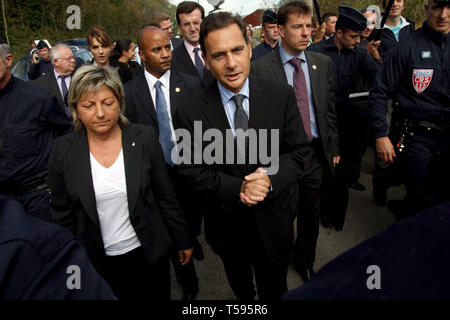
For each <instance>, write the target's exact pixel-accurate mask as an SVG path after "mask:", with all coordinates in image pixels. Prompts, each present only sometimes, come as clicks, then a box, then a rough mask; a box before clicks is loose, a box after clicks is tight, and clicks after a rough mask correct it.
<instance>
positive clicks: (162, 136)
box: [155, 81, 174, 166]
mask: <svg viewBox="0 0 450 320" xmlns="http://www.w3.org/2000/svg"><path fill="white" fill-rule="evenodd" d="M155 89H156V98H155V101H156V116H157V118H158V128H159V142H160V143H161V146H162V149H163V153H164V158H165V160H166V163H167V164H169V165H171V166H172V165H173V161H172V158H171V156H170V153H171V152H172V148H173V147H174V143H173V141H172V131H171V130H170V119H169V113H168V112H167V104H166V99H165V98H164V92H163V91H162V89H161V82H160V81H156V83H155Z"/></svg>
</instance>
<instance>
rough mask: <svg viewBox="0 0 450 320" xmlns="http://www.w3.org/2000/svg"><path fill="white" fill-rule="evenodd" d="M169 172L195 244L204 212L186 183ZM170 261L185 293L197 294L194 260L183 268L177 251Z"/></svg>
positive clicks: (173, 170) (174, 172) (169, 169)
mask: <svg viewBox="0 0 450 320" xmlns="http://www.w3.org/2000/svg"><path fill="white" fill-rule="evenodd" d="M168 171H169V174H170V177H171V179H172V183H173V184H174V187H175V191H176V193H177V197H178V200H179V201H180V204H181V207H182V208H183V212H184V215H185V217H186V220H187V223H188V225H189V229H190V231H191V235H192V238H193V239H192V241H193V243H195V241H197V235H199V234H200V229H201V224H202V211H201V208H200V206H199V201H197V199H198V197H196V196H194V195H193V194H192V192H191V190H190V189H189V188H188V187H187V186H186V185H185V183H183V181H181V180H180V177H179V176H178V175H177V173H176V170H175V169H174V168H173V167H169V166H168ZM170 259H171V260H172V265H173V269H174V272H175V276H176V279H177V282H178V284H179V285H180V286H181V288H182V289H183V291H184V292H186V293H192V294H194V293H197V292H198V277H197V273H196V271H195V265H194V261H193V259H191V261H189V263H188V264H187V265H185V266H182V265H181V264H180V261H179V257H178V251H177V250H175V249H174V250H173V251H172V253H171V257H170Z"/></svg>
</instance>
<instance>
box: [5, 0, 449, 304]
mask: <svg viewBox="0 0 450 320" xmlns="http://www.w3.org/2000/svg"><path fill="white" fill-rule="evenodd" d="M406 1H407V0H395V1H393V5H392V8H388V2H389V1H388V0H384V1H383V3H382V9H383V10H384V11H385V12H384V13H383V14H382V13H381V10H380V9H379V8H378V7H377V6H369V7H367V8H364V9H363V10H361V11H359V10H356V9H354V8H351V7H348V6H339V8H338V12H336V13H327V14H325V15H324V16H323V17H320V19H318V17H316V16H314V14H313V11H312V9H311V7H309V5H307V4H306V3H304V2H303V1H291V2H287V3H285V4H283V5H282V6H281V7H280V8H279V9H278V11H277V12H276V13H275V12H274V11H271V10H266V11H265V12H264V14H263V17H262V28H261V31H262V41H261V43H260V44H259V45H256V43H252V41H251V35H252V30H251V26H249V25H247V24H246V23H245V22H243V21H242V19H241V18H240V17H239V16H238V15H234V14H231V13H228V12H223V11H220V12H216V13H211V14H209V15H205V11H204V9H203V7H202V6H201V5H200V4H198V3H197V2H194V1H183V2H181V3H180V4H179V5H178V6H177V10H176V23H177V26H178V30H179V32H180V37H176V36H175V35H174V33H173V23H172V22H171V21H170V17H169V15H167V14H166V13H163V12H157V13H155V14H154V15H153V16H152V17H151V21H150V22H149V23H148V24H146V25H144V26H143V27H142V28H141V29H140V31H139V34H138V35H137V38H136V39H137V41H136V42H134V41H133V40H131V39H117V40H115V41H112V40H111V38H110V37H109V35H108V33H107V31H106V30H105V29H104V28H102V27H101V26H93V27H91V28H90V29H89V30H88V33H87V37H86V38H87V42H88V47H89V50H90V52H91V53H92V55H93V60H92V61H91V62H90V63H88V64H86V65H81V63H80V62H79V61H77V59H76V58H75V56H74V54H73V52H72V50H71V49H70V48H69V47H68V46H66V45H64V44H58V45H55V46H54V47H51V46H50V45H49V43H47V42H46V41H43V40H41V41H39V43H38V44H37V46H36V48H34V49H33V50H32V52H30V59H31V63H30V69H29V72H28V76H29V79H30V81H28V82H25V81H22V80H20V79H17V78H15V77H14V76H13V75H12V74H11V72H10V71H9V68H10V67H11V65H12V63H13V56H12V54H11V51H10V48H9V46H8V45H7V44H6V43H2V44H0V106H1V107H0V160H1V161H0V163H1V167H0V190H1V195H0V208H2V210H3V211H5V210H13V211H14V210H15V211H17V212H18V213H17V215H11V214H8V215H6V214H4V212H0V230H8V232H6V233H5V234H4V235H3V236H1V235H0V239H3V238H5V239H15V240H20V239H23V240H24V241H22V242H20V243H22V244H20V245H18V244H17V243H18V242H14V241H9V240H8V241H6V242H4V243H6V244H3V243H2V241H0V256H5V257H8V256H11V255H12V252H16V251H17V250H19V249H21V250H22V251H23V252H25V253H24V254H23V256H21V257H22V260H20V259H19V260H18V259H11V260H10V263H11V264H14V263H19V262H20V265H21V266H23V265H24V262H23V261H32V259H40V260H39V263H42V261H44V262H45V263H47V265H51V268H50V267H49V269H48V270H50V271H51V272H53V274H60V273H58V272H59V271H58V266H59V267H62V266H65V265H67V264H73V265H80V266H81V267H82V268H83V270H87V274H88V277H89V279H90V280H89V281H88V282H89V283H87V280H86V281H84V280H83V281H84V282H83V285H84V290H83V293H81V294H80V293H77V294H72V293H71V291H70V290H71V289H70V288H68V289H67V290H65V291H64V290H62V289H58V290H52V287H53V286H55V287H58V286H61V284H60V283H58V282H61V281H63V284H64V285H65V283H66V281H65V280H61V276H48V277H44V276H42V277H38V280H36V277H34V278H35V279H34V280H33V276H32V274H31V273H30V272H29V271H26V270H25V269H24V268H23V267H21V266H19V265H12V266H10V267H9V269H11V270H14V274H12V275H11V277H10V279H2V278H1V277H0V282H5V283H8V284H9V285H10V286H11V289H10V290H7V289H4V290H3V291H1V292H0V298H6V299H34V298H37V299H42V298H57V299H69V298H75V299H80V298H84V299H112V298H114V297H115V298H117V299H119V300H136V299H147V300H160V299H163V300H168V299H170V298H171V294H170V265H169V264H170V263H172V264H173V267H174V270H175V275H176V278H177V282H178V283H179V284H180V286H181V288H182V290H183V300H192V299H195V298H196V296H197V294H198V292H199V285H198V282H199V277H198V274H197V270H196V269H195V266H194V263H193V259H197V260H199V261H201V260H203V259H204V254H203V249H202V246H201V245H200V243H199V241H198V236H199V235H200V232H201V229H202V227H201V226H202V223H203V225H204V232H205V238H206V241H207V243H208V244H209V245H210V246H211V247H212V249H213V251H214V252H215V253H216V254H217V255H218V256H219V257H220V259H221V261H222V263H223V266H224V269H225V273H226V277H227V279H228V282H229V284H230V286H231V288H232V290H233V292H234V294H235V295H236V297H237V298H238V299H240V300H253V299H255V296H256V294H257V295H258V298H259V299H262V300H278V299H280V298H281V297H282V296H283V294H284V293H285V292H286V291H287V271H288V266H289V263H293V264H294V266H295V270H296V271H297V272H298V273H299V274H300V276H301V277H302V279H303V281H304V282H307V281H309V280H310V278H311V277H312V276H314V275H315V272H316V271H315V270H314V262H315V255H316V244H317V239H318V235H319V225H320V223H322V224H323V225H324V226H334V227H335V228H336V229H337V230H340V229H342V224H343V216H344V215H345V211H346V207H347V201H348V188H352V189H354V190H357V191H364V190H365V189H366V187H365V186H364V185H363V184H361V183H360V181H359V178H360V171H361V160H362V157H363V155H364V154H365V152H366V149H367V147H368V146H370V145H371V144H372V145H373V146H374V147H375V150H376V152H375V153H376V154H375V156H376V159H374V161H375V163H376V165H375V172H374V176H373V196H374V204H376V205H381V206H384V205H386V194H387V190H388V188H389V187H390V186H393V185H397V184H405V185H406V191H407V195H406V197H405V199H399V200H398V201H393V202H388V207H389V209H390V210H391V211H393V213H394V214H395V215H396V218H397V220H402V219H405V218H408V217H410V216H413V215H415V214H417V213H418V212H420V211H422V210H425V209H429V208H432V207H434V206H436V205H439V204H440V203H443V202H445V201H448V200H450V192H449V188H448V181H449V178H450V169H449V167H448V163H449V161H450V89H449V88H450V60H449V57H450V40H449V37H450V36H449V31H450V1H449V0H428V1H427V2H426V4H425V6H424V10H425V12H426V16H427V19H426V20H425V22H424V23H423V26H421V27H420V28H419V29H418V30H416V28H415V24H414V22H413V21H411V20H409V19H407V18H405V17H403V16H402V11H403V9H404V8H405V5H406ZM387 10H389V11H388V12H386V11H387ZM383 15H386V16H385V19H382V16H383ZM380 21H384V22H385V24H384V25H380ZM136 44H137V49H136ZM136 53H138V56H139V59H136ZM391 113H392V116H391ZM199 123H200V124H201V125H200V126H199ZM212 130H215V131H214V134H211V132H212ZM250 131H251V133H250ZM267 132H269V133H267ZM273 133H276V134H273ZM250 134H255V136H254V137H255V139H256V140H252V137H250ZM199 136H200V137H203V140H202V141H200V142H199V141H197V140H196V137H199ZM229 136H231V137H232V139H231V140H230V141H231V144H230V143H228V140H227V139H225V138H224V137H229ZM268 137H270V138H268ZM241 138H242V139H241ZM182 140H183V141H182ZM184 140H186V141H184ZM225 140H227V143H226V142H225ZM180 141H182V142H183V144H182V146H186V145H187V146H188V147H187V148H186V147H180V146H181V145H180ZM208 142H211V144H209V143H208ZM250 142H252V143H253V144H252V143H250ZM261 150H266V151H267V150H272V151H273V150H275V152H278V154H277V157H276V159H277V161H276V163H270V164H268V163H267V161H266V159H265V158H264V152H262V151H261ZM205 154H212V155H213V158H214V159H215V160H214V161H212V162H211V161H209V160H208V159H206V157H205ZM272 156H273V155H272ZM180 159H183V160H182V161H180ZM185 159H188V161H185ZM273 166H275V167H276V170H275V171H273V170H269V167H273ZM16 201H17V202H18V203H20V205H18V204H17V202H16ZM24 212H26V214H24ZM294 223H296V224H297V228H296V230H297V234H296V235H294V228H293V227H294ZM22 225H23V228H26V230H29V229H30V230H31V229H33V231H32V232H30V233H25V232H24V229H22ZM30 226H40V227H33V228H31V227H30ZM39 232H41V233H42V235H40V233H39ZM69 232H70V233H69ZM49 235H53V236H54V237H55V238H57V239H58V241H57V242H55V243H56V244H54V245H50V242H51V239H50V238H49ZM40 236H42V238H40ZM2 237H3V238H2ZM30 239H34V241H37V245H36V247H34V249H31V250H30V248H29V247H28V246H27V245H26V243H29V242H30V241H33V240H30ZM36 239H41V240H36ZM42 239H44V240H42ZM294 240H295V241H294ZM78 241H79V242H78ZM80 243H81V246H80V245H79V244H80ZM47 247H50V248H51V250H50V249H48V248H47ZM31 252H32V253H31ZM49 252H63V253H61V254H51V255H50V253H49ZM27 254H28V255H27ZM42 257H45V259H42ZM61 261H64V263H59V262H61ZM3 262H5V261H3V259H2V264H4V263H3ZM45 263H44V264H45ZM5 266H6V268H8V267H7V264H6V265H5V264H4V266H3V267H0V270H1V268H4V267H5ZM42 268H44V269H45V268H46V267H45V265H44V266H43V267H42ZM50 271H49V272H50ZM21 272H25V273H26V272H28V273H27V275H28V276H24V277H21V276H20V275H21ZM62 272H63V274H66V273H65V270H64V271H62ZM82 272H83V271H82ZM1 274H4V273H2V272H0V275H1ZM49 274H50V273H49ZM13 282H14V283H13ZM255 284H256V288H255Z"/></svg>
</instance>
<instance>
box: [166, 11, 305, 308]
mask: <svg viewBox="0 0 450 320" xmlns="http://www.w3.org/2000/svg"><path fill="white" fill-rule="evenodd" d="M200 44H201V46H202V52H203V54H204V56H203V59H204V61H205V63H206V67H207V68H208V69H209V70H210V71H211V72H212V74H213V75H214V77H215V78H216V79H217V80H216V81H214V82H212V83H211V84H210V85H209V86H208V87H206V88H204V89H202V90H201V91H200V92H199V93H198V94H197V95H195V96H191V97H189V98H188V99H186V101H185V103H184V104H183V105H180V106H179V107H178V108H177V111H176V113H175V118H174V125H175V127H176V128H182V129H183V130H177V133H179V134H180V137H181V138H182V139H180V140H182V143H181V144H179V145H177V152H178V155H179V156H180V157H181V159H178V160H180V161H179V163H180V166H179V173H180V174H181V175H182V176H183V177H185V178H186V180H187V181H188V183H189V185H190V187H191V188H192V189H194V190H195V191H196V192H197V194H198V196H199V197H200V198H201V199H202V202H203V203H204V205H205V206H206V207H207V208H208V209H207V210H205V217H204V221H205V235H206V240H207V241H208V242H209V244H210V245H211V246H212V248H213V250H214V251H215V252H216V253H217V254H218V255H219V256H220V258H221V260H222V262H223V264H224V267H225V272H226V275H227V278H228V281H229V283H230V285H231V288H232V289H233V291H234V293H235V294H236V296H237V297H238V298H239V299H244V300H252V299H254V297H255V289H254V284H253V272H254V275H255V281H256V286H257V290H258V296H259V298H260V299H263V300H265V299H279V298H280V296H281V294H282V293H283V292H284V291H285V290H286V288H287V285H286V275H287V266H288V261H289V253H290V250H291V245H292V238H293V230H292V218H293V217H292V214H291V212H292V208H291V194H290V190H291V187H292V186H293V185H294V184H295V183H296V182H297V181H298V180H299V179H300V177H301V175H302V173H303V162H304V159H305V157H307V156H309V152H310V147H309V145H308V143H307V138H306V136H305V132H304V129H303V125H302V122H301V121H300V115H299V112H298V108H297V106H296V100H295V94H294V92H293V90H292V88H290V87H289V86H287V85H284V84H282V83H279V82H275V81H271V80H265V79H262V78H259V77H254V76H250V77H249V73H250V58H251V55H252V53H251V44H250V41H249V39H248V36H247V33H246V28H245V26H244V24H243V22H242V20H241V19H240V18H239V17H238V16H233V15H231V14H230V13H227V12H219V13H214V14H210V15H209V16H208V17H206V18H205V21H204V22H203V23H202V28H201V31H200ZM194 122H195V123H194ZM199 125H200V126H199ZM187 133H188V134H187ZM203 134H205V136H203ZM211 135H213V136H214V141H213V142H212V143H211V144H207V143H206V141H211V140H212V137H211ZM208 136H209V138H208ZM188 137H190V138H191V139H189V138H188ZM192 137H193V139H194V141H192ZM198 137H203V140H205V141H204V143H202V142H199V141H198V140H197V138H198ZM225 138H226V143H225ZM235 149H237V150H236V152H235ZM268 150H271V152H270V153H271V158H268V157H265V156H264V152H267V151H268ZM257 151H259V154H258V152H257ZM186 154H189V155H188V156H186ZM190 155H193V158H194V159H191V156H190ZM199 156H200V157H199ZM225 156H226V159H224V158H225ZM211 157H212V158H213V159H211ZM263 166H268V167H267V168H266V169H264V168H263Z"/></svg>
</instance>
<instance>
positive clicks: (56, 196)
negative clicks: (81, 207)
mask: <svg viewBox="0 0 450 320" xmlns="http://www.w3.org/2000/svg"><path fill="white" fill-rule="evenodd" d="M64 155H65V152H64V148H63V140H61V139H57V140H56V141H55V142H54V144H53V148H52V152H51V153H50V158H49V161H48V184H49V187H50V213H51V215H52V219H53V221H54V222H56V223H57V224H59V225H61V226H63V227H65V228H67V229H69V230H70V231H71V232H72V233H73V234H74V235H75V236H77V222H76V221H77V220H76V216H75V213H74V212H73V210H72V201H71V199H70V197H69V194H68V192H67V188H66V184H65V178H64V175H65V171H64V161H65V159H64Z"/></svg>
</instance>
